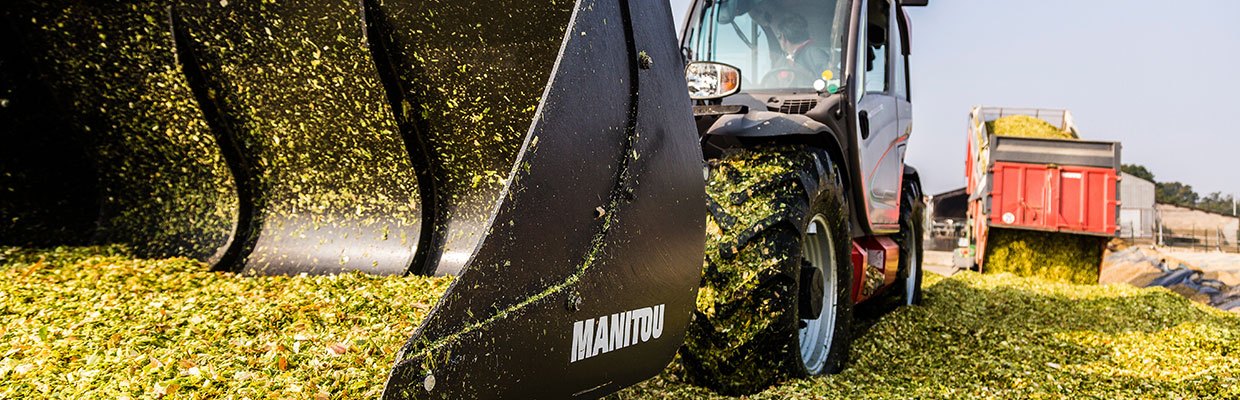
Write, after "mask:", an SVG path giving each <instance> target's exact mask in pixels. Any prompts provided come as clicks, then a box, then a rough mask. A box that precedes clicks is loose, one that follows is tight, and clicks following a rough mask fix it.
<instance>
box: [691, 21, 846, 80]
mask: <svg viewBox="0 0 1240 400" xmlns="http://www.w3.org/2000/svg"><path fill="white" fill-rule="evenodd" d="M704 3H705V5H703V6H702V7H701V9H700V10H699V14H698V15H697V18H695V19H694V20H693V21H694V26H691V27H690V30H689V32H688V41H686V43H685V51H686V55H687V56H688V57H689V59H690V61H715V62H721V63H725V64H730V65H732V66H734V67H737V68H740V69H741V79H742V82H741V89H742V90H744V91H750V90H753V89H813V90H819V91H826V92H830V93H834V92H835V91H836V90H838V88H839V86H840V78H841V75H843V74H842V73H841V72H842V71H841V67H842V65H841V62H840V61H841V60H842V59H843V55H844V40H845V37H846V34H845V33H846V31H845V29H847V26H846V25H847V22H846V21H847V20H848V14H849V0H716V1H713V2H711V1H706V2H704Z"/></svg>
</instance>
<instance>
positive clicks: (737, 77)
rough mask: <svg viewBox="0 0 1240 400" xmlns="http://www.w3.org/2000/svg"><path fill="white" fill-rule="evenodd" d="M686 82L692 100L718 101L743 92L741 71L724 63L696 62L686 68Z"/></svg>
mask: <svg viewBox="0 0 1240 400" xmlns="http://www.w3.org/2000/svg"><path fill="white" fill-rule="evenodd" d="M685 81H686V82H687V83H688V84H689V97H690V98H692V99H694V100H712V99H718V98H723V97H727V96H731V95H732V94H734V93H736V92H739V91H740V90H741V70H740V69H737V68H736V67H733V66H731V65H727V64H723V63H717V62H704V61H695V62H691V63H689V66H687V67H685Z"/></svg>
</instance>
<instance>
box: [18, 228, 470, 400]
mask: <svg viewBox="0 0 1240 400" xmlns="http://www.w3.org/2000/svg"><path fill="white" fill-rule="evenodd" d="M450 282H451V279H450V278H427V277H375V276H368V275H362V274H357V273H354V274H345V275H338V276H295V277H240V276H237V275H236V274H227V273H215V272H209V271H207V267H206V266H205V265H204V264H202V263H200V262H197V261H193V260H188V259H185V258H170V259H161V260H144V259H135V258H133V257H131V256H129V254H128V253H127V252H126V251H125V250H123V249H120V248H115V247H110V248H101V247H91V248H59V249H54V250H22V249H16V248H0V321H2V322H0V352H2V353H0V399H9V398H13V399H16V398H66V399H77V398H99V399H105V398H106V399H123V398H159V397H164V396H175V397H177V398H181V397H190V398H217V397H225V398H238V399H241V398H252V399H260V398H303V399H311V398H313V399H326V398H331V399H339V398H346V399H349V398H374V397H377V396H378V395H379V393H380V392H381V390H382V386H383V382H384V380H385V379H386V378H387V374H388V372H389V370H390V369H391V366H392V363H393V361H394V358H395V353H396V351H397V350H398V349H399V347H400V346H401V345H402V344H403V343H404V341H405V340H406V339H408V338H409V337H410V336H411V334H412V333H413V331H414V329H416V328H417V326H418V324H419V323H420V322H421V320H422V319H423V318H425V316H426V315H427V314H428V313H429V311H430V308H431V307H432V306H433V305H434V304H435V302H436V301H437V300H438V298H439V297H440V296H441V295H442V294H443V292H444V291H445V290H446V289H447V287H448V284H449V283H450Z"/></svg>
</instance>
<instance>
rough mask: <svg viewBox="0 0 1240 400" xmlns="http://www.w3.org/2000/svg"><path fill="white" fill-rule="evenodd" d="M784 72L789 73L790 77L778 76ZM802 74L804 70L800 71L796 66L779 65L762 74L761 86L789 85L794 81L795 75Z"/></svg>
mask: <svg viewBox="0 0 1240 400" xmlns="http://www.w3.org/2000/svg"><path fill="white" fill-rule="evenodd" d="M785 72H786V73H788V74H789V76H790V78H781V77H780V75H781V74H783V73H785ZM803 74H804V72H801V71H800V70H798V69H796V68H790V67H780V68H775V69H772V70H770V71H768V72H767V73H766V75H763V76H762V80H761V81H760V82H761V84H762V87H766V88H770V87H791V86H792V83H793V82H796V80H797V76H798V75H803Z"/></svg>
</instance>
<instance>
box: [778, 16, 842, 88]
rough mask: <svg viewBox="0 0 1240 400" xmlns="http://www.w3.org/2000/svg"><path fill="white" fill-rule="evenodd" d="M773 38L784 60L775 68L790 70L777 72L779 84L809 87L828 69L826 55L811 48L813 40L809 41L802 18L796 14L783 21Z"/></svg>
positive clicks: (823, 51) (813, 47)
mask: <svg viewBox="0 0 1240 400" xmlns="http://www.w3.org/2000/svg"><path fill="white" fill-rule="evenodd" d="M775 37H776V38H777V39H779V47H780V48H781V49H783V50H784V60H783V62H781V63H780V64H779V65H776V68H787V69H789V70H790V71H780V72H779V76H778V79H779V81H780V83H784V84H788V85H793V86H809V85H811V84H813V82H814V79H817V78H818V77H819V76H820V74H821V73H822V70H823V69H826V68H827V67H828V65H829V60H828V56H827V52H826V50H823V49H822V48H820V47H817V46H815V45H814V41H813V39H810V37H809V24H808V23H806V22H805V17H802V16H800V15H796V14H793V15H788V16H786V17H784V18H783V20H781V21H780V23H779V25H778V26H777V28H776V29H775Z"/></svg>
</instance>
